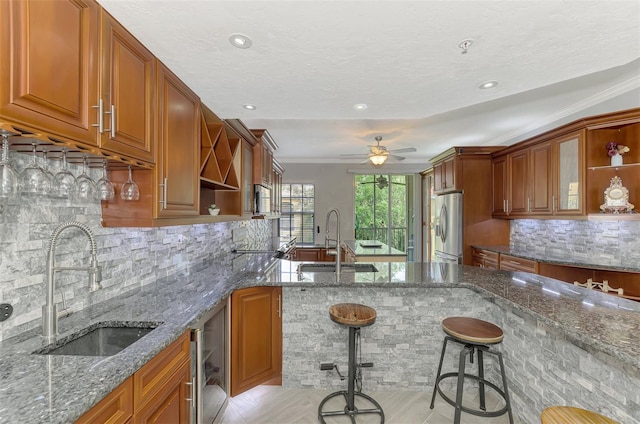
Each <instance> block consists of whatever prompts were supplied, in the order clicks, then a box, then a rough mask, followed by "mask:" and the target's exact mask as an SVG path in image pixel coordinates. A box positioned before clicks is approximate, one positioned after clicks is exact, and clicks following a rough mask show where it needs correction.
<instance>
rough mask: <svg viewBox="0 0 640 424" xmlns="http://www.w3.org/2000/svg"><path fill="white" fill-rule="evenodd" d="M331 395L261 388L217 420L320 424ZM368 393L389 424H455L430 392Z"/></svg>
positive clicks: (471, 423) (474, 420)
mask: <svg viewBox="0 0 640 424" xmlns="http://www.w3.org/2000/svg"><path fill="white" fill-rule="evenodd" d="M329 393H330V392H329V391H326V390H314V389H299V390H293V389H283V388H282V387H279V386H258V387H256V388H254V389H251V390H249V391H247V392H245V393H242V394H240V395H238V396H236V397H234V398H231V399H229V404H228V405H227V408H226V410H225V412H224V414H223V416H222V417H221V418H219V419H218V420H216V423H219V424H293V423H310V424H311V423H314V424H315V423H318V418H317V414H318V405H319V404H320V402H321V401H322V399H323V398H324V397H325V396H326V395H327V394H329ZM365 393H366V394H368V395H370V396H371V397H373V398H374V399H375V400H377V401H378V402H379V403H380V405H381V406H382V409H383V411H384V414H385V423H387V424H451V423H452V422H453V412H454V411H453V407H452V406H450V405H449V404H448V403H446V402H445V401H444V400H442V398H440V396H437V397H436V404H435V408H434V409H429V403H430V402H431V391H428V392H403V391H380V392H365ZM476 396H477V395H476ZM332 401H333V400H332ZM473 401H474V398H471V399H466V398H465V403H464V404H465V405H472V404H471V403H469V404H467V402H473ZM500 402H501V401H500V399H499V398H498V397H497V396H496V395H495V394H492V393H491V392H488V393H487V409H490V408H495V407H496V406H497V405H498V404H499V403H500ZM356 405H357V403H356ZM327 407H328V408H331V410H336V409H339V407H336V408H332V407H331V404H329V403H327ZM496 409H497V408H496ZM324 410H327V408H325V409H324ZM492 410H493V409H492ZM325 421H326V422H327V423H328V424H333V423H350V421H349V419H348V418H347V417H344V416H342V417H327V418H326V419H325ZM461 421H462V424H507V423H508V422H509V419H508V416H507V414H505V415H503V416H501V417H496V418H482V417H477V416H474V415H469V414H465V413H463V414H462V420H461ZM514 421H515V423H516V424H519V422H520V421H519V420H518V419H517V418H516V417H514ZM357 422H358V424H368V423H380V417H379V416H378V415H361V416H359V417H358V418H357Z"/></svg>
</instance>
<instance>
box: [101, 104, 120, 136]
mask: <svg viewBox="0 0 640 424" xmlns="http://www.w3.org/2000/svg"><path fill="white" fill-rule="evenodd" d="M104 113H105V114H107V115H111V116H110V119H109V120H110V121H111V128H107V129H105V131H109V133H110V134H111V138H115V136H116V106H115V105H111V108H109V112H104ZM100 121H101V122H102V120H100Z"/></svg>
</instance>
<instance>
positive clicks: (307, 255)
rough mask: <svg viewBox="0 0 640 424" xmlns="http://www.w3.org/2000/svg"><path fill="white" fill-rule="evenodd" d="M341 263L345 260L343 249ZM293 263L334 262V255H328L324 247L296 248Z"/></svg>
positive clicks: (343, 250)
mask: <svg viewBox="0 0 640 424" xmlns="http://www.w3.org/2000/svg"><path fill="white" fill-rule="evenodd" d="M341 252H342V254H341V257H342V261H344V260H345V249H342V250H341ZM292 260H293V261H308V262H335V261H336V257H335V255H329V254H328V253H327V249H325V248H324V247H298V248H296V254H295V256H294V257H293V258H292Z"/></svg>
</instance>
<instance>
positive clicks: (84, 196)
mask: <svg viewBox="0 0 640 424" xmlns="http://www.w3.org/2000/svg"><path fill="white" fill-rule="evenodd" d="M96 191H97V190H96V183H94V182H93V180H92V179H91V177H89V175H87V156H86V155H84V156H83V157H82V174H80V175H79V176H78V178H76V190H75V197H76V199H78V200H80V201H83V202H88V201H91V200H96Z"/></svg>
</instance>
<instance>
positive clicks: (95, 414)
mask: <svg viewBox="0 0 640 424" xmlns="http://www.w3.org/2000/svg"><path fill="white" fill-rule="evenodd" d="M132 414H133V378H132V377H129V378H128V379H126V380H125V381H124V383H122V384H121V385H119V386H118V387H117V388H115V389H114V390H113V391H112V392H111V393H110V394H108V395H107V396H105V397H104V399H102V400H101V401H100V402H98V404H96V405H95V406H94V407H93V408H91V409H90V410H88V411H87V412H85V413H84V414H83V415H82V416H81V417H80V418H78V420H77V421H76V422H75V424H94V423H109V424H126V423H127V422H129V419H130V418H131V415H132Z"/></svg>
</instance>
